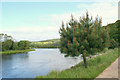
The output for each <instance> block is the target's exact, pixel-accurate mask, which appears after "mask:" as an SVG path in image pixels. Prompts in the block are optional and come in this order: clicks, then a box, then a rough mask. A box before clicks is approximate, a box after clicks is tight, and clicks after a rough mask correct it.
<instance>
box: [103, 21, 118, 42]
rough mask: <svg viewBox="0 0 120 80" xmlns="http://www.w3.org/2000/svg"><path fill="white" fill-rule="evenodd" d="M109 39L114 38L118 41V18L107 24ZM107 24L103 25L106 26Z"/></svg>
mask: <svg viewBox="0 0 120 80" xmlns="http://www.w3.org/2000/svg"><path fill="white" fill-rule="evenodd" d="M107 26H108V27H109V35H110V39H111V40H112V39H114V40H115V41H116V42H119V43H120V40H119V38H120V20H117V21H116V22H115V23H112V24H108V25H107ZM107 26H103V28H106V27H107Z"/></svg>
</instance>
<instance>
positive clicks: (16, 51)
mask: <svg viewBox="0 0 120 80" xmlns="http://www.w3.org/2000/svg"><path fill="white" fill-rule="evenodd" d="M29 51H34V49H26V50H8V51H2V52H0V54H1V53H2V55H4V54H16V53H25V52H29Z"/></svg>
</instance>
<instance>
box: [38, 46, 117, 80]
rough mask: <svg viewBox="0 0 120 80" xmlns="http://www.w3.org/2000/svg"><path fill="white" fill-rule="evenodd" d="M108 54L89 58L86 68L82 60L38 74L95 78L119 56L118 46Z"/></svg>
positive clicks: (53, 76) (49, 76) (56, 76)
mask: <svg viewBox="0 0 120 80" xmlns="http://www.w3.org/2000/svg"><path fill="white" fill-rule="evenodd" d="M107 52H108V54H103V55H99V56H97V57H95V58H91V59H88V60H87V65H88V68H84V64H83V62H80V63H79V64H77V65H76V66H74V67H71V68H70V69H66V70H64V71H61V72H59V71H52V72H50V73H49V74H48V75H47V76H37V77H36V80H38V79H39V78H89V79H91V80H93V78H96V77H97V76H98V75H99V74H100V73H102V72H103V70H105V68H107V67H108V66H110V64H111V63H112V62H114V61H115V60H116V59H117V58H118V48H116V49H114V50H108V51H107Z"/></svg>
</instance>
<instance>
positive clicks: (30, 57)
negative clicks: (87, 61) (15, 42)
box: [2, 49, 82, 78]
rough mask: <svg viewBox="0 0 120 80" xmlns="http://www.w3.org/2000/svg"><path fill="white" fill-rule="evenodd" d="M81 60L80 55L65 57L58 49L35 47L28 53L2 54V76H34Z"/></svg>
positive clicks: (69, 65) (66, 66) (63, 67)
mask: <svg viewBox="0 0 120 80" xmlns="http://www.w3.org/2000/svg"><path fill="white" fill-rule="evenodd" d="M81 60H82V59H81V58H80V57H79V58H71V57H67V58H66V57H64V54H60V51H59V49H36V50H35V51H31V52H29V53H23V54H12V55H4V56H3V57H2V74H3V78H34V77H36V76H37V75H47V74H48V73H49V72H51V71H53V70H58V71H61V70H64V69H67V68H70V67H71V66H73V65H75V64H77V63H78V62H80V61H81Z"/></svg>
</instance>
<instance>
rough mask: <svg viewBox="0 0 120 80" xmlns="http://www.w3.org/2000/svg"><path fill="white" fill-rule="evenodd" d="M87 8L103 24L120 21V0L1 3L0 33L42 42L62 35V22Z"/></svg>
mask: <svg viewBox="0 0 120 80" xmlns="http://www.w3.org/2000/svg"><path fill="white" fill-rule="evenodd" d="M86 11H88V12H89V14H90V16H93V18H95V17H96V16H99V17H100V18H102V25H107V24H109V23H114V22H115V21H117V20H118V2H2V12H1V13H2V16H1V17H2V18H1V19H2V27H1V29H0V33H6V34H8V35H11V36H12V37H13V38H14V39H15V40H17V41H19V40H29V41H40V40H47V39H55V38H59V37H60V36H59V33H58V31H59V28H60V27H61V23H62V21H64V23H67V22H68V21H69V20H70V16H71V14H72V15H73V16H74V18H75V19H76V20H79V18H80V16H83V15H84V14H85V13H86Z"/></svg>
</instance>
